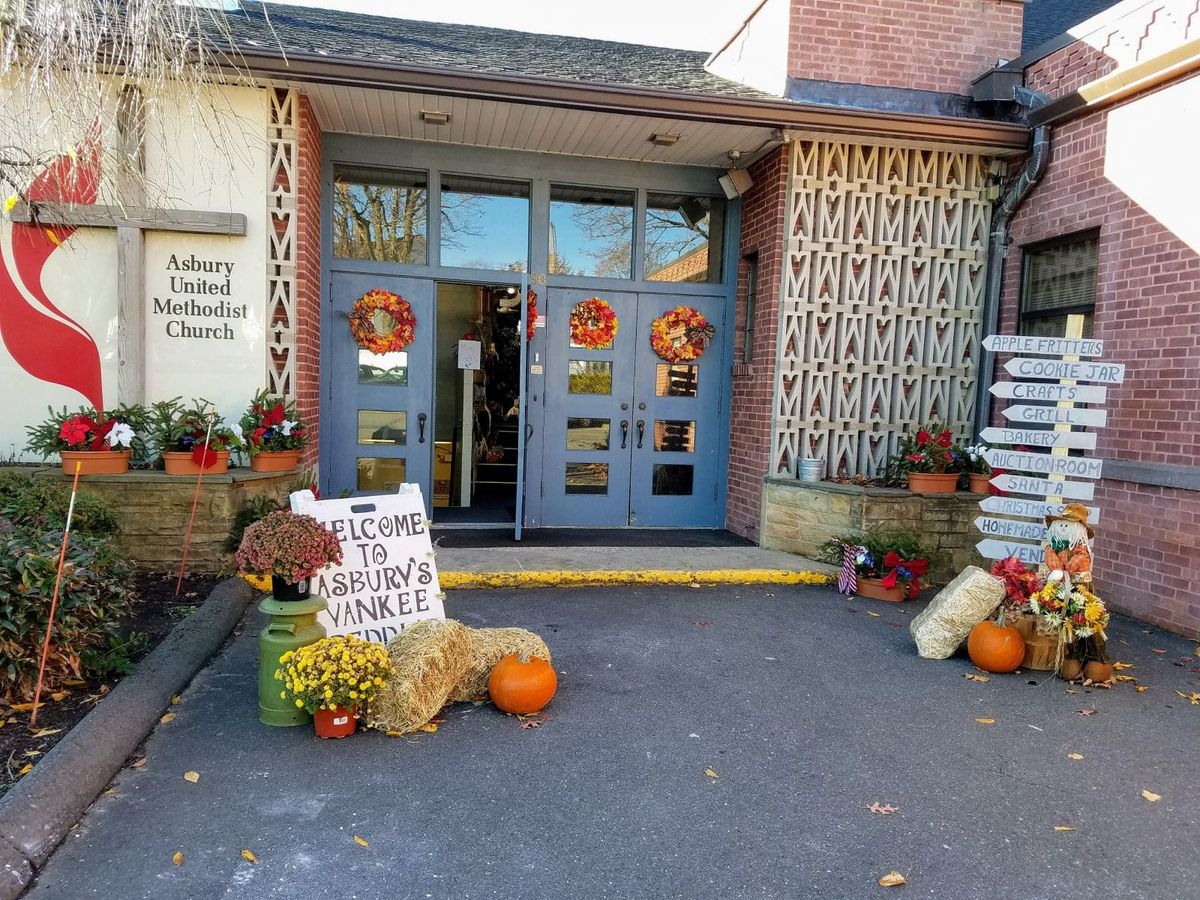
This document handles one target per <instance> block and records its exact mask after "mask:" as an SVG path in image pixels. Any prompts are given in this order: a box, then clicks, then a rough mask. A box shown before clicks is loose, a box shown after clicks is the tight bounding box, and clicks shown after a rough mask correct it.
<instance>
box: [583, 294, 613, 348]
mask: <svg viewBox="0 0 1200 900" xmlns="http://www.w3.org/2000/svg"><path fill="white" fill-rule="evenodd" d="M619 328H620V323H619V322H618V321H617V313H616V310H614V309H613V308H612V307H611V306H610V305H609V303H608V301H607V300H601V299H600V298H599V297H589V298H588V299H586V300H580V301H579V302H578V303H576V304H575V306H574V307H573V308H572V309H571V343H572V344H573V345H575V346H576V347H583V348H585V349H587V350H603V349H605V348H607V347H611V346H612V342H613V340H614V339H615V338H616V336H617V331H618V329H619Z"/></svg>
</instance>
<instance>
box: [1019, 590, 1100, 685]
mask: <svg viewBox="0 0 1200 900" xmlns="http://www.w3.org/2000/svg"><path fill="white" fill-rule="evenodd" d="M1029 607H1030V609H1031V610H1032V611H1033V614H1034V615H1035V616H1036V617H1037V624H1038V631H1039V632H1040V633H1041V634H1043V635H1051V636H1053V637H1054V638H1055V644H1054V655H1053V658H1052V659H1048V660H1046V662H1047V663H1049V665H1040V666H1035V668H1043V669H1059V671H1060V673H1061V674H1062V675H1063V677H1064V678H1066V679H1067V680H1068V681H1071V680H1074V679H1075V678H1078V677H1079V676H1080V675H1082V676H1083V677H1084V678H1086V679H1087V680H1088V681H1093V682H1100V681H1107V680H1109V678H1111V677H1112V670H1113V667H1112V663H1111V662H1110V661H1109V659H1108V652H1107V636H1106V634H1105V629H1106V628H1107V627H1108V618H1109V616H1108V610H1107V608H1105V606H1104V601H1103V600H1101V599H1100V598H1099V597H1097V596H1096V595H1095V594H1093V593H1092V592H1091V590H1090V586H1087V585H1083V584H1072V583H1071V582H1070V580H1069V579H1067V578H1065V577H1063V575H1062V573H1059V572H1051V573H1050V575H1049V576H1048V577H1047V579H1046V583H1045V585H1044V586H1043V587H1042V588H1041V589H1040V590H1038V591H1036V592H1035V593H1033V594H1032V595H1031V596H1030V598H1029ZM1064 647H1065V648H1069V649H1067V650H1064V649H1062V648H1064ZM1072 663H1074V664H1072Z"/></svg>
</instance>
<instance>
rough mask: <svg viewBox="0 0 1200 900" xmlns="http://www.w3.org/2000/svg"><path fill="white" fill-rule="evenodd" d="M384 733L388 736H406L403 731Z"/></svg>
mask: <svg viewBox="0 0 1200 900" xmlns="http://www.w3.org/2000/svg"><path fill="white" fill-rule="evenodd" d="M384 734H386V735H387V736H388V737H404V732H403V731H385V732H384Z"/></svg>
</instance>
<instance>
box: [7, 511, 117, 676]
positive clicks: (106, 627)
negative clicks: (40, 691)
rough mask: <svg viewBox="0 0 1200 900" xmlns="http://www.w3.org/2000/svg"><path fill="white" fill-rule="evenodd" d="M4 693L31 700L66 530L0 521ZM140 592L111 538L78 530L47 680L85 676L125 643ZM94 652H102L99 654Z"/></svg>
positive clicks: (70, 551) (60, 599) (57, 616)
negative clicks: (125, 626) (123, 631)
mask: <svg viewBox="0 0 1200 900" xmlns="http://www.w3.org/2000/svg"><path fill="white" fill-rule="evenodd" d="M0 528H3V529H4V531H3V532H0V666H2V668H0V696H3V697H5V698H6V699H9V700H13V699H22V700H23V699H27V698H28V697H29V696H30V695H31V694H32V692H33V687H34V682H35V681H36V679H37V667H38V658H39V656H40V654H41V649H42V642H43V641H44V639H45V636H46V623H47V619H48V618H49V613H50V600H51V597H52V596H53V593H54V581H55V575H56V573H57V569H58V554H59V548H60V546H61V544H62V533H61V532H54V531H42V532H38V531H34V530H31V529H29V528H22V527H15V528H14V527H12V526H11V525H8V524H7V523H0ZM133 599H134V594H133V591H132V590H131V588H130V571H129V568H128V566H126V565H125V564H124V562H123V561H122V560H121V559H120V558H119V556H118V554H117V552H116V550H115V548H114V546H113V544H112V542H111V540H109V539H108V538H106V537H99V536H93V535H87V534H82V533H75V532H73V533H72V535H71V539H70V542H69V544H68V547H67V557H66V564H65V566H64V568H63V579H62V586H61V589H60V591H59V597H58V610H57V612H56V614H55V618H54V632H53V637H52V639H51V644H50V655H49V657H48V659H47V662H46V684H47V685H48V686H53V685H55V684H57V683H59V682H61V681H64V680H67V679H72V678H81V677H86V676H87V675H90V674H93V673H91V672H89V671H88V669H87V665H86V664H85V661H84V655H85V654H88V655H89V658H90V659H92V660H98V659H99V660H102V659H103V658H104V656H106V655H107V654H108V653H109V652H110V651H111V648H112V647H113V645H114V644H115V643H119V641H120V623H119V620H120V619H121V618H122V617H123V616H125V615H126V614H127V613H128V612H129V608H130V606H131V604H132V603H133ZM94 651H99V653H100V654H101V656H99V657H97V656H96V653H95V652H94Z"/></svg>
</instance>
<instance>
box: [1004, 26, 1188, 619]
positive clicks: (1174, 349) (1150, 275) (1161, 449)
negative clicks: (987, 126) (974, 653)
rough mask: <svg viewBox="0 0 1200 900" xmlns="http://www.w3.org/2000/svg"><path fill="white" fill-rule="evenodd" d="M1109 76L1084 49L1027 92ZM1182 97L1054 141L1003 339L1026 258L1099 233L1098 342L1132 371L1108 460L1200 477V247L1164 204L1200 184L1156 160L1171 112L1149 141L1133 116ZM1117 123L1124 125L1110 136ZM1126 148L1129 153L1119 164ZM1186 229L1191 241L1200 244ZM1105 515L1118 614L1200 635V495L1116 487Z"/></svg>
mask: <svg viewBox="0 0 1200 900" xmlns="http://www.w3.org/2000/svg"><path fill="white" fill-rule="evenodd" d="M1103 71H1105V66H1104V65H1103V64H1102V63H1098V62H1097V60H1096V58H1095V51H1091V50H1090V49H1089V48H1082V49H1081V48H1080V47H1079V46H1077V45H1072V47H1069V48H1065V49H1064V50H1061V51H1059V52H1057V53H1055V54H1053V55H1052V56H1050V57H1047V58H1046V59H1045V60H1042V61H1040V62H1039V63H1038V64H1037V65H1035V66H1034V67H1032V68H1031V69H1030V70H1029V72H1028V73H1027V80H1028V83H1029V84H1030V86H1031V87H1033V88H1035V89H1039V90H1048V91H1052V92H1054V93H1055V95H1058V94H1061V93H1062V92H1063V91H1066V90H1074V89H1076V88H1077V87H1078V86H1079V85H1080V84H1082V83H1085V82H1086V81H1087V80H1089V79H1090V78H1093V77H1096V76H1097V75H1099V74H1101V73H1102V72H1103ZM1178 90H1185V91H1190V92H1191V93H1189V94H1188V96H1191V97H1195V96H1197V95H1200V79H1197V80H1196V81H1193V82H1190V83H1189V82H1187V81H1186V80H1185V79H1181V80H1179V81H1177V82H1175V83H1173V84H1172V85H1167V86H1163V87H1162V88H1159V89H1158V90H1157V91H1154V92H1151V93H1149V94H1144V95H1141V96H1139V97H1136V98H1132V99H1130V100H1127V101H1125V102H1124V103H1122V104H1119V105H1118V106H1114V107H1112V108H1110V109H1108V110H1102V111H1098V112H1094V113H1091V114H1089V115H1086V116H1084V117H1082V118H1079V119H1076V120H1074V121H1071V122H1068V123H1066V124H1063V125H1061V126H1059V127H1056V128H1055V129H1054V132H1053V139H1052V153H1051V161H1050V164H1049V167H1048V169H1047V171H1046V174H1045V176H1044V178H1043V180H1042V182H1041V183H1040V184H1039V185H1038V186H1037V188H1035V190H1034V191H1033V193H1032V194H1031V195H1030V197H1029V198H1028V200H1027V201H1026V203H1025V205H1024V206H1023V207H1022V208H1021V209H1020V210H1019V211H1018V213H1017V215H1016V217H1015V219H1014V222H1013V226H1012V235H1011V237H1012V242H1011V244H1010V247H1009V259H1008V264H1007V266H1006V270H1005V280H1004V292H1003V301H1002V309H1001V327H1002V330H1003V331H1005V332H1007V333H1015V331H1016V329H1017V322H1018V317H1017V314H1018V299H1019V291H1020V279H1021V264H1022V253H1021V249H1022V246H1023V245H1027V244H1030V243H1033V242H1037V241H1040V240H1045V239H1048V238H1055V237H1059V236H1062V235H1068V234H1072V233H1074V232H1079V231H1084V230H1088V229H1098V230H1099V271H1098V275H1097V291H1096V311H1095V321H1094V334H1095V337H1097V338H1100V339H1103V340H1104V342H1105V354H1104V355H1105V359H1106V360H1108V361H1112V362H1121V363H1125V365H1126V367H1127V369H1126V379H1125V383H1124V384H1123V385H1120V386H1118V387H1116V388H1113V389H1110V391H1109V402H1108V410H1109V423H1108V427H1106V428H1104V429H1100V430H1099V431H1098V435H1099V443H1098V446H1097V456H1099V457H1101V458H1105V459H1115V460H1129V461H1135V462H1144V463H1157V464H1165V465H1180V466H1186V467H1192V468H1194V467H1197V466H1200V351H1198V349H1197V348H1198V346H1200V255H1197V250H1196V248H1197V246H1200V244H1198V243H1197V241H1196V240H1195V232H1194V226H1191V225H1190V224H1189V221H1190V220H1189V219H1187V218H1182V219H1178V218H1172V216H1171V214H1170V213H1169V210H1170V206H1169V205H1167V206H1163V207H1161V208H1160V207H1158V206H1157V205H1156V204H1157V203H1158V202H1159V201H1160V198H1162V197H1163V196H1164V194H1166V195H1170V194H1176V195H1178V196H1182V197H1188V196H1190V197H1192V198H1195V197H1196V196H1200V174H1197V173H1196V171H1195V169H1194V168H1191V167H1188V166H1186V165H1184V166H1176V165H1170V164H1165V163H1164V161H1163V157H1162V153H1161V152H1158V151H1155V150H1154V149H1153V148H1154V146H1155V145H1156V144H1157V145H1158V146H1159V147H1160V148H1167V147H1170V146H1172V145H1173V144H1174V143H1175V139H1174V138H1173V137H1172V135H1171V134H1170V129H1171V128H1173V127H1175V125H1174V123H1173V122H1172V116H1171V115H1170V114H1169V112H1167V113H1166V114H1163V113H1162V112H1161V111H1159V112H1157V113H1156V114H1153V115H1147V116H1146V117H1145V126H1144V129H1139V128H1138V123H1139V122H1140V121H1141V119H1142V114H1141V113H1139V112H1138V109H1137V108H1135V107H1134V106H1133V105H1134V104H1147V106H1145V107H1143V109H1145V110H1146V111H1148V112H1149V111H1152V110H1154V109H1155V107H1154V104H1162V101H1163V100H1164V98H1169V96H1170V95H1168V94H1165V93H1164V92H1166V91H1178ZM1165 108H1166V109H1169V108H1170V105H1169V104H1168V105H1167V106H1166V107H1165ZM1114 117H1116V118H1115V119H1114ZM1114 122H1115V123H1116V125H1119V127H1115V126H1114V127H1112V128H1110V125H1114ZM1131 130H1134V131H1136V130H1145V131H1146V132H1148V133H1146V134H1144V135H1141V136H1140V137H1139V138H1138V139H1139V140H1145V141H1147V142H1148V145H1149V152H1147V153H1145V154H1144V155H1143V156H1141V157H1140V158H1138V159H1131V158H1130V157H1131V155H1132V154H1130V152H1129V151H1128V144H1127V143H1126V142H1127V141H1128V140H1129V132H1130V131H1131ZM1117 141H1120V142H1122V143H1121V147H1122V149H1121V151H1120V153H1119V154H1118V155H1115V156H1110V153H1109V150H1110V144H1113V143H1114V142H1117ZM1164 152H1165V151H1164ZM1116 164H1119V166H1120V169H1121V171H1123V172H1126V173H1128V172H1129V171H1130V166H1131V165H1132V172H1133V178H1134V180H1133V181H1132V182H1130V181H1129V180H1128V179H1127V177H1126V176H1125V175H1122V174H1121V173H1120V171H1118V170H1117V169H1115V168H1114V165H1116ZM1118 181H1120V182H1121V185H1125V186H1128V185H1129V184H1134V185H1136V186H1137V187H1134V188H1130V189H1131V190H1134V192H1135V193H1136V194H1138V197H1139V198H1140V199H1142V201H1143V202H1144V203H1148V204H1151V205H1155V212H1156V214H1152V213H1151V212H1149V211H1148V210H1147V209H1146V208H1144V206H1143V205H1142V204H1141V203H1139V202H1138V200H1137V199H1135V197H1133V196H1131V195H1130V194H1129V193H1127V191H1126V189H1124V188H1123V187H1122V186H1121V185H1118V183H1117V182H1118ZM1193 202H1194V201H1193ZM1164 210H1167V211H1168V212H1164ZM1185 212H1186V211H1185ZM1166 223H1170V224H1171V225H1173V226H1174V227H1175V229H1176V230H1174V231H1173V230H1172V228H1171V227H1168V224H1166ZM1189 229H1191V230H1190V231H1189ZM1177 231H1178V232H1180V233H1185V234H1190V235H1191V240H1190V243H1189V242H1185V240H1183V239H1181V237H1180V236H1179V234H1177V233H1176V232H1177ZM1096 505H1097V506H1099V507H1100V509H1101V510H1102V512H1103V519H1102V521H1101V523H1100V527H1099V529H1098V535H1097V542H1096V576H1097V579H1098V584H1099V586H1100V589H1101V596H1102V597H1104V598H1105V600H1107V601H1108V602H1109V604H1110V605H1111V606H1112V607H1113V608H1114V609H1118V610H1121V611H1124V612H1129V613H1132V614H1133V615H1136V616H1138V617H1139V618H1142V619H1145V620H1147V621H1150V622H1154V623H1156V624H1160V625H1163V626H1166V627H1168V628H1171V629H1173V630H1175V631H1179V632H1182V633H1184V634H1189V635H1193V636H1196V635H1200V596H1198V595H1197V593H1196V590H1195V580H1194V576H1193V575H1192V569H1193V568H1194V566H1195V560H1196V556H1197V549H1200V492H1197V491H1186V490H1178V489H1172V488H1164V487H1157V486H1151V485H1143V484H1136V483H1132V482H1124V481H1114V480H1109V479H1106V480H1104V481H1103V482H1101V484H1100V485H1099V487H1098V488H1097V492H1096Z"/></svg>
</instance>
